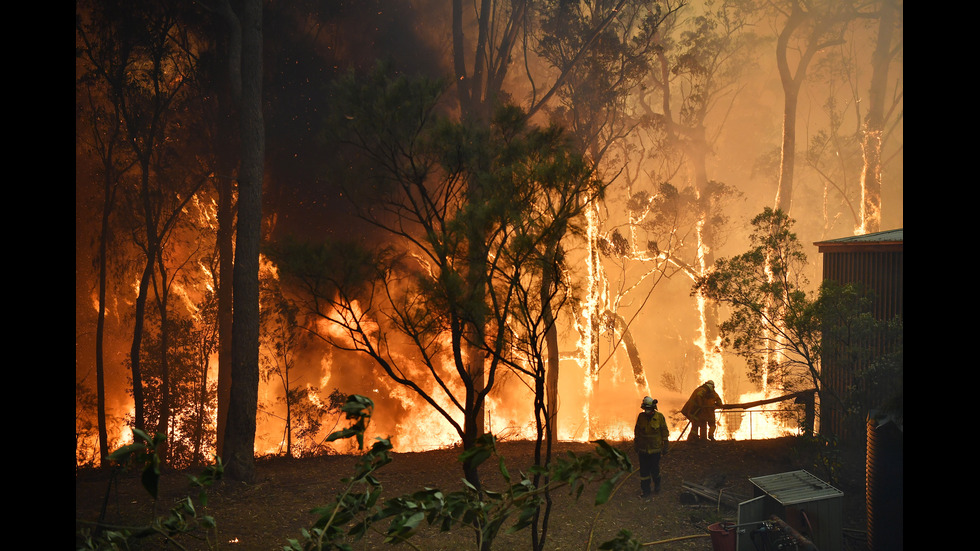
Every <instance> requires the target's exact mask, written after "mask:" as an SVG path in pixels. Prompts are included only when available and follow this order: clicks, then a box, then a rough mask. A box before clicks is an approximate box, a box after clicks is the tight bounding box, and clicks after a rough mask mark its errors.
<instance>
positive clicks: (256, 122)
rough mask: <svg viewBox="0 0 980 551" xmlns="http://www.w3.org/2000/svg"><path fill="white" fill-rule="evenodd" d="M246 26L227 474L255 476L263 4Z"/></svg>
mask: <svg viewBox="0 0 980 551" xmlns="http://www.w3.org/2000/svg"><path fill="white" fill-rule="evenodd" d="M241 10H242V11H241V17H240V21H241V28H242V57H241V59H242V79H241V82H242V106H241V128H242V132H241V134H242V161H241V170H240V172H239V193H238V231H237V235H236V240H235V243H236V246H235V268H234V301H235V305H234V312H233V321H232V361H231V364H232V365H231V368H232V370H231V373H232V374H231V398H230V400H229V407H228V421H227V426H226V427H225V442H224V448H225V449H224V453H225V460H226V465H227V467H226V470H225V473H226V474H227V475H228V476H229V477H230V478H232V479H234V480H242V481H251V480H252V479H253V478H254V476H255V415H256V410H257V407H258V385H259V245H260V242H261V224H262V179H263V172H264V158H265V124H264V121H263V116H262V2H261V1H260V0H247V1H245V2H243V3H242V8H241Z"/></svg>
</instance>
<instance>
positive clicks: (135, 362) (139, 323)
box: [129, 257, 153, 430]
mask: <svg viewBox="0 0 980 551" xmlns="http://www.w3.org/2000/svg"><path fill="white" fill-rule="evenodd" d="M152 274H153V258H152V257H149V258H148V259H147V262H146V266H145V267H144V268H143V275H142V276H141V277H140V286H139V292H138V294H137V295H136V311H135V322H134V323H133V342H132V344H131V345H130V347H129V368H130V373H131V376H132V378H133V381H132V382H133V409H134V420H133V426H134V427H136V428H138V429H139V430H145V429H146V413H145V412H144V411H143V406H144V404H143V402H144V398H143V371H142V368H141V366H140V349H141V348H142V344H143V320H144V318H145V317H146V296H147V294H148V292H149V291H148V289H149V286H150V276H151V275H152Z"/></svg>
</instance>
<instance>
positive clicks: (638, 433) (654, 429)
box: [633, 396, 670, 497]
mask: <svg viewBox="0 0 980 551" xmlns="http://www.w3.org/2000/svg"><path fill="white" fill-rule="evenodd" d="M640 409H642V410H643V411H641V412H640V414H639V415H637V416H636V426H635V427H634V428H633V447H634V448H635V449H636V453H637V455H638V456H639V458H640V497H649V496H650V481H653V491H654V492H659V491H660V457H661V456H662V455H667V447H668V445H669V443H670V429H668V428H667V420H666V419H664V414H662V413H660V412H659V411H657V401H656V400H654V399H653V398H651V397H649V396H644V397H643V402H641V403H640Z"/></svg>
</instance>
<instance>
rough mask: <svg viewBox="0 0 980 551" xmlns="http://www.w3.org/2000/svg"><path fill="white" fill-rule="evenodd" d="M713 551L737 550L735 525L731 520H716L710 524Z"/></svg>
mask: <svg viewBox="0 0 980 551" xmlns="http://www.w3.org/2000/svg"><path fill="white" fill-rule="evenodd" d="M708 532H709V533H710V534H711V549H713V551H735V525H734V524H733V523H731V522H716V523H714V524H712V525H711V526H708Z"/></svg>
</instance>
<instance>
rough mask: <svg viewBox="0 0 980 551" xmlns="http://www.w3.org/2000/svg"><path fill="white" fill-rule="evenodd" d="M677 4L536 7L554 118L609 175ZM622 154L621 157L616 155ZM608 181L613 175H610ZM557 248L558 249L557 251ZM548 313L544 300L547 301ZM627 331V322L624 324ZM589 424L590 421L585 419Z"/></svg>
mask: <svg viewBox="0 0 980 551" xmlns="http://www.w3.org/2000/svg"><path fill="white" fill-rule="evenodd" d="M681 5H682V4H675V3H673V2H645V1H639V2H623V1H603V0H599V1H590V2H580V3H569V2H554V3H551V2H549V3H545V4H543V5H542V6H539V8H538V10H539V14H540V21H541V31H542V32H541V36H540V38H539V40H538V41H537V43H536V45H535V52H536V53H537V54H538V55H539V56H541V58H542V59H544V60H546V62H547V64H548V66H549V67H550V68H551V69H552V70H554V72H556V73H557V74H558V75H559V78H558V79H557V81H556V83H555V86H554V88H553V89H552V90H553V92H552V93H550V94H546V96H548V95H551V96H553V100H554V103H555V106H554V108H553V109H552V110H551V114H552V117H554V119H555V120H557V121H560V122H561V123H562V124H564V125H565V126H566V127H567V128H568V129H569V131H570V133H571V135H572V136H574V138H575V141H576V146H577V147H578V148H579V150H580V151H581V152H582V153H583V154H584V155H587V156H588V158H589V159H590V160H591V162H593V163H595V165H596V166H598V167H602V168H604V169H605V171H606V172H607V173H609V174H613V175H616V174H621V173H622V171H623V167H624V165H626V164H627V159H626V156H627V148H626V147H620V145H621V143H622V142H623V141H624V140H625V139H626V138H627V137H628V136H629V135H630V133H631V132H632V131H633V130H634V129H635V128H636V127H637V126H638V125H639V117H637V116H636V113H634V112H633V109H632V108H631V102H630V101H629V98H630V97H631V95H632V94H633V93H635V92H636V90H637V89H638V88H639V86H640V85H641V83H642V82H643V81H644V79H646V78H647V76H648V74H649V71H650V69H651V65H650V58H651V57H652V56H653V52H654V50H655V48H657V47H658V44H657V42H656V37H657V36H658V34H659V33H660V32H661V25H662V24H663V23H664V21H665V20H667V19H668V18H669V17H671V15H672V14H673V13H674V12H675V10H677V9H679V8H680V6H681ZM617 152H623V153H624V154H623V155H616V153H617ZM609 179H610V182H607V184H611V183H612V182H611V181H612V179H613V178H612V177H610V178H609ZM600 210H601V206H600V205H599V204H598V203H597V202H596V203H593V204H591V205H589V207H588V210H587V213H586V220H587V221H588V228H587V230H586V234H585V236H584V237H585V240H586V247H587V249H588V252H587V262H586V266H587V271H588V273H586V274H585V280H586V286H587V287H586V289H587V290H586V293H587V296H586V297H585V299H584V302H585V303H586V304H588V305H590V307H587V308H584V309H583V311H582V316H583V318H584V320H583V321H582V327H581V329H580V332H581V342H582V343H583V346H582V348H583V350H582V354H583V356H584V358H583V359H584V360H585V362H586V363H587V365H588V368H587V370H588V373H589V378H590V380H591V381H592V384H591V385H590V386H589V387H587V389H586V393H587V394H589V395H591V391H592V387H593V386H594V384H595V382H596V381H597V379H598V373H599V369H600V363H601V362H600V355H599V336H600V332H601V331H602V328H603V327H605V326H606V325H605V322H604V318H606V317H607V314H609V315H608V317H610V318H614V317H615V315H614V314H612V313H611V312H610V311H609V308H608V303H607V302H606V300H605V299H604V293H605V290H604V289H603V287H604V285H605V282H606V278H605V274H604V273H603V269H602V263H601V260H600V245H599V242H600V240H601V239H602V236H601V229H600V225H601V220H600V215H599V212H600ZM559 252H560V251H559ZM560 277H564V276H563V275H562V274H551V275H550V276H549V277H547V278H546V279H545V281H544V282H543V283H544V285H543V286H542V296H544V295H545V293H551V291H550V290H549V289H548V288H547V287H548V285H550V284H552V283H553V282H555V281H557V280H558V279H559V278H560ZM544 308H545V310H546V312H545V314H546V317H550V316H551V315H552V314H551V312H548V311H547V310H548V305H547V304H544ZM620 328H621V329H623V330H625V331H626V332H627V333H628V327H627V326H626V325H621V326H620ZM557 341H558V338H557V327H556V326H555V325H554V324H551V325H550V335H549V338H548V341H547V342H548V345H549V356H548V358H549V359H548V365H549V373H550V376H549V379H548V384H547V385H546V390H547V393H548V395H549V396H550V403H551V404H557V381H558V366H559V364H558V359H559V352H558V347H557ZM631 359H632V360H634V361H633V367H634V374H638V375H637V378H638V379H637V380H638V382H639V384H640V385H641V387H646V384H645V375H644V374H643V370H642V367H641V366H640V364H639V356H638V355H631ZM550 415H551V416H552V418H551V419H549V421H550V422H551V423H552V424H553V425H554V428H553V429H552V431H551V434H552V435H553V436H554V435H557V416H556V415H557V407H554V406H553V407H552V408H551V410H550ZM589 427H590V428H589V430H590V431H591V430H592V428H593V424H592V423H590V424H589Z"/></svg>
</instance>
